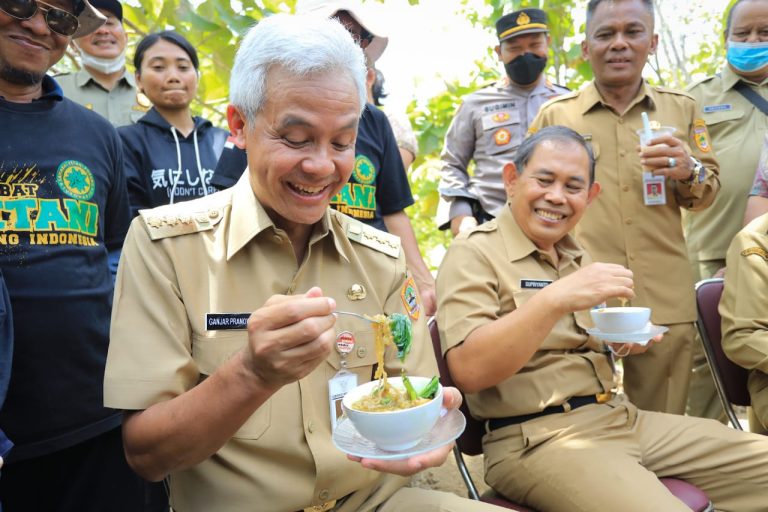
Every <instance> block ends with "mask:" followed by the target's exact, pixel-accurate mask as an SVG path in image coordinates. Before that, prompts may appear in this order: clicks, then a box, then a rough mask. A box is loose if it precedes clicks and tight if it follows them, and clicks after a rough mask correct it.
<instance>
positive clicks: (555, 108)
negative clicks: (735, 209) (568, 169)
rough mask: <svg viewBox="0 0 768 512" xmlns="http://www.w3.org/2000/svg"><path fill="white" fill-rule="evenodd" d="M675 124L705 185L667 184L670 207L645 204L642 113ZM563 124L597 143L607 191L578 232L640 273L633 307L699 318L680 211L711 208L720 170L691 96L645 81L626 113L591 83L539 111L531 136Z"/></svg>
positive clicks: (668, 317)
mask: <svg viewBox="0 0 768 512" xmlns="http://www.w3.org/2000/svg"><path fill="white" fill-rule="evenodd" d="M642 112H647V113H648V116H649V117H650V120H651V122H654V121H655V122H658V123H659V124H661V125H662V126H674V127H675V128H676V129H677V131H676V136H677V137H678V138H680V139H682V140H683V141H684V142H685V143H686V144H687V146H689V148H688V149H689V151H690V153H691V154H692V155H693V156H694V157H695V158H697V159H698V160H700V161H701V162H703V164H704V166H705V168H706V175H705V176H704V181H703V182H701V183H691V184H683V183H681V182H679V181H676V180H670V179H668V180H666V201H667V202H666V204H665V205H655V206H646V205H645V204H644V201H643V176H642V173H643V170H642V167H641V165H640V158H639V156H638V153H637V147H638V146H639V144H640V143H639V139H638V135H637V133H636V130H639V129H641V128H642V119H641V116H640V114H641V113H642ZM558 124H559V125H565V126H567V127H569V128H572V129H573V130H575V131H577V132H579V133H580V134H581V135H582V136H583V137H584V138H585V139H586V140H587V141H589V142H591V144H592V148H593V150H594V152H595V158H596V160H597V168H596V180H597V181H598V182H600V185H601V186H602V192H601V193H600V195H599V196H598V197H597V199H596V200H595V201H593V202H592V204H590V207H589V208H588V209H587V211H586V213H585V214H584V217H583V218H582V219H581V222H579V225H578V226H577V227H576V236H577V238H578V239H579V241H580V242H581V243H582V244H583V245H584V248H585V249H586V250H587V252H589V254H590V255H591V256H592V257H593V258H594V259H595V261H602V262H607V263H617V264H619V265H623V266H625V267H627V268H629V269H630V270H632V272H633V273H634V281H635V294H636V297H635V299H634V300H633V301H632V304H633V305H635V306H647V307H651V308H652V309H653V311H652V316H651V319H652V321H653V322H654V323H656V324H675V323H683V322H692V321H693V320H694V319H695V317H696V309H695V304H694V295H693V277H692V275H691V269H690V264H689V263H688V253H687V250H686V246H685V240H684V238H683V229H682V226H681V220H680V208H684V209H689V210H698V209H702V208H705V207H707V206H708V205H709V204H711V203H712V200H713V199H714V197H715V194H716V193H717V190H718V188H719V182H718V178H717V173H718V167H717V161H716V160H715V156H714V152H713V151H712V147H711V145H710V144H709V142H708V138H707V134H706V126H705V125H704V122H703V121H701V120H700V119H699V116H698V109H697V108H696V102H695V101H694V100H693V98H691V97H690V96H689V95H688V94H686V93H683V92H679V91H673V90H669V89H663V88H660V87H651V86H649V85H648V84H646V83H643V85H642V87H641V88H640V90H639V91H638V94H637V96H636V97H635V99H634V100H633V101H632V103H631V105H630V107H629V109H628V110H627V112H626V113H625V114H624V115H618V114H617V113H616V112H614V111H613V110H612V109H611V108H609V107H608V106H607V105H605V104H604V103H603V101H602V98H601V97H600V93H599V92H598V90H597V88H596V87H595V85H594V82H593V83H590V84H589V85H588V86H587V87H586V88H584V89H583V90H581V91H578V92H574V93H570V94H566V95H565V96H561V97H559V98H556V99H554V100H552V101H550V102H549V103H547V104H545V105H544V106H542V107H541V112H540V114H539V116H538V117H537V118H536V119H535V120H534V122H533V125H532V131H535V130H538V129H541V128H543V127H545V126H551V125H558Z"/></svg>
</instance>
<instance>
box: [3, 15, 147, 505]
mask: <svg viewBox="0 0 768 512" xmlns="http://www.w3.org/2000/svg"><path fill="white" fill-rule="evenodd" d="M103 23H104V17H103V16H101V15H100V14H99V13H98V12H97V11H96V10H95V9H94V8H93V7H92V6H91V5H90V4H89V3H88V2H87V0H46V2H36V1H34V0H0V120H2V122H0V141H1V142H0V270H1V271H2V274H3V276H4V277H5V281H6V285H7V288H8V292H9V296H10V299H11V306H12V307H11V309H12V311H13V313H12V315H13V325H14V354H13V362H12V368H11V380H10V383H9V386H8V393H7V396H6V399H5V403H4V404H3V408H2V411H0V430H2V431H3V432H5V433H6V434H7V435H8V437H9V438H10V439H11V440H12V441H13V443H14V448H13V449H12V450H11V452H10V453H9V454H8V457H7V458H6V459H5V465H4V466H3V475H2V478H1V479H0V502H2V504H3V507H4V508H3V510H4V511H5V512H15V511H30V510H46V511H70V510H77V511H93V512H96V511H104V510H110V511H113V510H120V511H123V510H124V511H126V512H127V511H130V512H135V511H137V510H141V509H142V506H143V501H144V483H143V482H142V481H141V480H140V479H139V478H138V477H137V476H136V475H135V474H134V473H133V472H132V471H131V470H130V468H129V467H128V465H127V463H126V461H125V456H124V454H123V448H122V439H121V419H120V414H119V413H118V412H116V411H113V410H110V409H106V408H104V407H103V405H102V404H103V399H102V378H103V374H104V364H105V359H106V353H107V345H108V342H109V323H110V314H111V302H112V292H113V285H112V275H111V273H110V268H109V261H110V258H111V259H115V256H116V255H117V254H119V250H120V248H121V246H122V242H123V238H124V237H125V233H126V231H127V228H128V223H129V220H130V218H129V209H128V200H127V194H126V190H125V178H124V176H123V161H122V151H121V148H120V141H119V137H118V135H117V132H116V131H115V129H114V128H113V127H112V126H111V125H110V124H109V122H108V121H106V120H105V119H104V118H102V117H101V116H99V115H98V114H96V113H94V112H90V111H88V110H87V109H85V108H83V107H82V106H80V105H78V104H76V103H74V102H72V101H70V100H68V99H66V98H64V97H63V95H62V92H61V88H60V87H59V85H58V84H57V83H56V81H55V80H54V79H53V78H51V77H50V76H48V75H46V72H47V71H48V70H49V69H50V68H51V66H53V65H54V64H55V63H56V62H58V61H59V59H61V58H62V56H63V55H64V51H65V50H66V48H67V45H68V44H69V43H70V41H71V40H72V38H73V37H82V36H85V35H87V34H89V33H91V32H93V31H94V30H96V29H97V28H98V27H99V26H100V25H101V24H103Z"/></svg>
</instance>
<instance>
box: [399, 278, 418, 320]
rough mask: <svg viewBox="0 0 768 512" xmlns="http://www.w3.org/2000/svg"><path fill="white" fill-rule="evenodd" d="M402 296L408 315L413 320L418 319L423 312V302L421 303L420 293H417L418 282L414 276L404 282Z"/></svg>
mask: <svg viewBox="0 0 768 512" xmlns="http://www.w3.org/2000/svg"><path fill="white" fill-rule="evenodd" d="M400 298H401V299H403V306H405V310H406V311H407V312H408V316H410V317H411V320H418V319H419V315H420V314H421V304H419V295H418V293H416V283H415V282H414V281H413V278H412V277H409V278H408V280H407V281H406V282H405V284H403V289H402V290H401V292H400Z"/></svg>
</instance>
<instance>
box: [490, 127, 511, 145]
mask: <svg viewBox="0 0 768 512" xmlns="http://www.w3.org/2000/svg"><path fill="white" fill-rule="evenodd" d="M510 140H512V134H511V133H509V130H507V129H506V128H499V129H498V130H496V133H494V134H493V142H495V143H496V145H497V146H503V145H504V144H509V141H510Z"/></svg>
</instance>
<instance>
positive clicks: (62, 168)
mask: <svg viewBox="0 0 768 512" xmlns="http://www.w3.org/2000/svg"><path fill="white" fill-rule="evenodd" d="M56 183H57V184H58V185H59V188H60V189H61V190H62V192H64V193H65V194H67V195H68V196H69V197H73V198H75V199H80V200H82V201H87V200H89V199H90V198H92V197H93V193H94V192H96V181H95V180H94V179H93V173H92V172H91V170H90V169H88V167H87V166H86V165H85V164H84V163H82V162H78V161H77V160H64V161H63V162H61V163H60V164H59V168H58V169H57V170H56Z"/></svg>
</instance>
